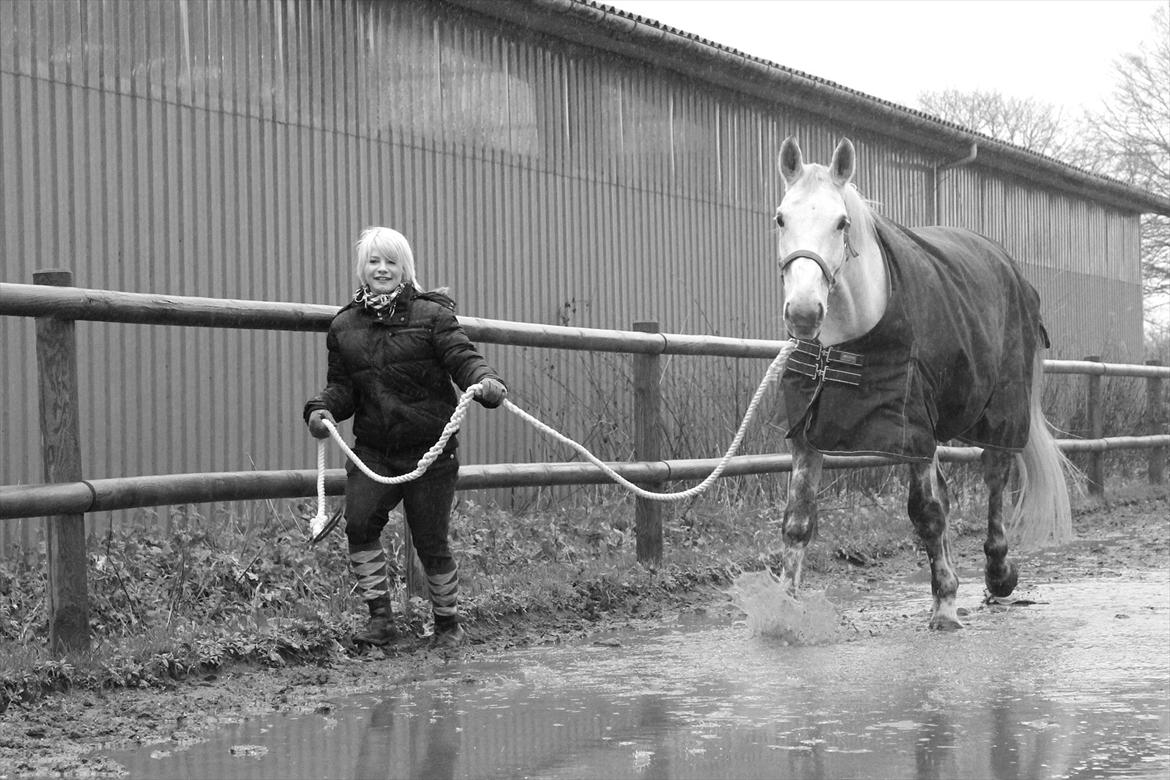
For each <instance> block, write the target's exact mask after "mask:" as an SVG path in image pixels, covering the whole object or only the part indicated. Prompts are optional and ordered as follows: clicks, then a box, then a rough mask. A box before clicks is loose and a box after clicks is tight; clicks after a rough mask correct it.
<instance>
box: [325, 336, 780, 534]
mask: <svg viewBox="0 0 1170 780" xmlns="http://www.w3.org/2000/svg"><path fill="white" fill-rule="evenodd" d="M795 347H796V342H795V341H792V340H789V341H786V342H784V346H783V347H781V348H780V353H779V354H778V355H776V357H775V359H774V360H773V361H772V363H771V365H769V366H768V370H767V371H766V372H765V373H764V378H763V379H762V380H761V381H760V385H759V387H757V388H756V392H755V394H754V395H753V396H752V400H751V402H750V403H749V404H748V407H747V410H746V411H745V412H744V417H743V421H742V422H741V423H740V425H739V430H737V431H736V432H735V436H734V437H733V438H732V440H731V444H730V445H729V446H728V448H727V451H726V452H725V453H724V454H723V457H722V458H720V460H719V463H718V464H716V466H715V469H714V470H713V471H712V472H711V473H710V474H708V475H707V477H706V478H705V479H704V480H703V481H702V482H700V483H699V484H698V485H695V486H694V487H691V488H688V489H686V490H681V491H679V492H677V493H657V492H654V491H652V490H646V489H645V488H641V487H639V486H637V485H635V484H634V483H633V482H630V481H629V480H628V479H626V478H625V477H623V476H622V475H621V474H618V473H617V472H616V471H614V470H613V468H611V467H610V466H609V465H608V464H606V463H605V462H604V461H602V460H601V459H600V458H598V457H597V456H596V455H594V454H593V453H592V452H590V451H589V450H588V449H587V448H586V447H585V445H583V444H580V443H579V442H577V441H574V440H573V439H571V438H569V437H568V436H565V435H564V434H563V433H561V432H559V431H557V430H556V429H555V428H552V427H550V426H549V425H547V424H545V423H544V422H542V421H540V420H538V419H537V418H535V417H533V416H532V415H531V414H529V413H528V412H526V411H524V410H523V409H521V408H520V407H519V406H516V404H514V403H512V402H511V401H509V400H508V399H507V398H505V399H504V403H503V404H502V407H503V408H504V409H507V410H508V411H510V412H512V414H515V415H516V416H517V417H519V418H520V419H522V420H524V421H526V422H528V423H529V424H530V425H532V426H533V427H534V428H536V429H537V430H538V431H540V432H541V433H544V434H546V435H547V436H550V437H552V438H553V439H556V440H557V441H559V442H561V443H563V444H567V445H568V446H570V447H572V448H573V449H574V450H576V451H577V452H578V453H580V454H581V455H582V456H584V457H585V459H586V460H588V461H589V462H590V463H592V464H593V465H594V466H597V467H598V468H599V469H601V470H602V471H603V472H604V473H605V475H606V476H608V477H609V478H610V479H612V480H613V481H614V482H616V483H617V484H619V485H621V486H622V487H624V488H625V489H626V490H628V491H630V492H631V493H633V494H634V495H636V496H639V497H641V498H645V499H649V500H651V501H683V500H685V499H688V498H691V497H693V496H697V495H699V494H700V493H702V492H703V491H705V490H706V489H707V488H709V487H710V486H711V485H712V484H714V482H715V480H717V479H719V477H720V475H722V474H723V472H724V470H726V468H727V464H728V463H730V462H731V459H732V457H734V456H735V453H736V452H737V451H738V450H739V447H740V445H741V444H743V439H744V436H745V435H746V434H747V430H748V425H749V424H750V423H751V421H752V418H753V417H755V414H756V410H757V408H758V407H759V405H760V402H761V401H763V398H764V393H765V392H766V391H767V389H768V387H769V386H770V385H771V384H772V383H773V382H774V381H776V379H777V378H778V377H779V376H780V374H782V373H783V372H784V367H785V365H787V363H788V356H789V355H791V354H792V350H793V349H794V348H795ZM481 387H482V385H481V384H480V383H476V384H474V385H471V386H470V387H468V388H467V389H466V390H464V391H463V395H461V396H460V397H459V402H458V403H457V404H456V405H455V411H454V412H453V413H452V415H451V419H450V421H448V423H447V425H446V426H444V428H443V433H442V434H441V435H440V436H439V440H438V441H436V442H435V444H434V446H432V447H431V448H430V449H429V450H427V451H426V453H425V454H424V455H423V456H422V458H421V459H420V460H419V462H418V465H417V466H416V467H415V468H414V470H413V471H411V472H410V473H408V474H402V475H400V476H397V477H385V476H382V475H381V474H378V473H376V472H374V471H372V470H371V469H370V467H369V466H367V465H366V464H365V463H364V462H362V459H361V458H359V457H358V456H357V455H356V454H355V453H354V451H353V450H352V449H351V448H350V447H349V445H348V444H346V443H345V440H344V439H343V438H342V437H341V433H340V432H339V431H338V430H337V427H336V426H335V425H334V424H333V423H332V422H330V421H329V420H323V421H322V422H324V424H325V427H326V428H327V429H328V430H329V436H330V438H332V439H333V441H334V442H336V443H337V446H338V447H340V448H341V451H342V452H344V453H345V455H346V457H347V458H349V459H350V460H351V461H353V463H354V465H355V466H357V467H358V468H359V469H361V471H362V473H364V474H365V475H366V476H367V477H369V478H370V479H372V480H374V481H375V482H379V483H381V484H383V485H398V484H401V483H403V482H410V481H411V480H413V479H418V478H419V477H420V476H422V474H423V473H424V472H426V470H427V469H428V468H430V466H431V464H432V463H434V462H435V460H436V459H437V458H438V457H439V455H440V454H442V452H443V449H444V448H445V447H446V446H447V441H448V440H449V439H450V438H451V437H452V436H453V435H454V434H455V433H456V432H457V431H458V430H459V426H460V424H461V423H462V422H463V418H464V417H466V416H467V408H468V406H470V404H471V402H472V400H474V399H475V394H476V392H478V391H479V389H480V388H481ZM326 444H327V442H326V440H325V439H321V440H319V441H318V442H317V515H316V517H314V518H313V519H312V520H311V521H309V532H310V539H311V541H312V543H314V544H315V543H317V542H319V541H320V540H321V539H323V538H324V537H325V536H328V535H329V533H330V532H331V531H332V530H333V529H334V528H335V527H336V526H337V525H338V524H339V521H340V516H338V515H335V516H333V517H332V518H330V517H327V516H326V514H325V447H326Z"/></svg>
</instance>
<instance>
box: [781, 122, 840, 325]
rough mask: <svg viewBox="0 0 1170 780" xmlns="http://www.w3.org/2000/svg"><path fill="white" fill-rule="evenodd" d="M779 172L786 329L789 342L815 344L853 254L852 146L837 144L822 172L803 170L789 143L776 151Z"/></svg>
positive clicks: (797, 150)
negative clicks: (791, 338) (811, 341)
mask: <svg viewBox="0 0 1170 780" xmlns="http://www.w3.org/2000/svg"><path fill="white" fill-rule="evenodd" d="M779 167H780V175H781V176H783V177H784V184H785V187H784V198H783V200H781V202H780V205H779V206H778V207H777V209H776V225H777V226H778V227H779V236H780V239H779V249H780V273H781V277H782V279H783V284H784V309H783V313H784V325H785V326H786V327H787V329H788V334H789V335H790V336H795V337H796V338H802V339H814V338H816V337H817V336H819V335H820V333H821V328H822V326H823V325H824V323H825V316H826V314H827V312H828V306H829V295H830V294H831V293H832V292H833V291H834V288H835V287H836V286H837V283H838V281H839V278H840V275H841V271H842V269H843V268H844V267H845V263H846V262H847V261H848V260H849V259H850V258H851V257H852V256H855V255H856V254H857V253H856V251H855V250H854V247H853V244H852V242H851V239H850V233H849V229H850V225H851V219H850V213H849V212H850V209H849V208H848V201H847V198H848V197H849V194H850V190H849V189H847V186H848V185H849V182H850V180H851V179H852V178H853V172H854V167H855V158H854V151H853V144H852V142H850V140H849V139H848V138H843V139H841V142H840V143H839V144H837V149H836V151H834V152H833V161H832V162H831V163H830V164H829V166H828V167H825V166H824V165H817V164H815V163H813V164H805V162H804V158H803V156H802V155H801V152H800V147H799V146H798V145H797V143H796V140H795V139H794V138H791V137H789V138H787V139H785V141H784V144H783V145H782V146H781V147H780V159H779Z"/></svg>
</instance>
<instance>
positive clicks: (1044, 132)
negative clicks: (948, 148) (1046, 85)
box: [918, 89, 1078, 160]
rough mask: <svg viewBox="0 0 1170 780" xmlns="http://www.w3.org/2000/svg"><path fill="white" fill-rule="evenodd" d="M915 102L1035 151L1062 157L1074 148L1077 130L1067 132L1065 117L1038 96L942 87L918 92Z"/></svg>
mask: <svg viewBox="0 0 1170 780" xmlns="http://www.w3.org/2000/svg"><path fill="white" fill-rule="evenodd" d="M918 104H919V106H920V107H921V108H922V110H923V111H925V112H926V113H928V114H933V115H934V116H936V117H938V118H939V119H944V120H946V121H948V122H954V123H955V124H957V125H962V126H963V127H965V128H967V129H969V130H974V131H975V132H977V133H982V134H984V135H988V136H991V137H992V138H995V139H998V140H1000V141H1005V142H1007V143H1010V144H1015V145H1016V146H1022V147H1023V148H1025V149H1028V150H1030V151H1033V152H1036V153H1037V154H1043V155H1047V156H1048V157H1053V158H1056V159H1059V160H1066V159H1067V157H1068V155H1069V154H1070V153H1073V152H1075V151H1076V150H1077V145H1076V142H1075V139H1076V138H1077V137H1078V136H1077V134H1075V133H1074V134H1070V133H1068V132H1067V125H1068V122H1069V117H1066V116H1065V115H1064V112H1063V111H1061V110H1060V109H1058V108H1057V107H1055V106H1053V105H1051V104H1048V103H1044V102H1041V101H1039V100H1034V99H1032V98H1014V97H1008V96H1006V95H1003V94H1001V93H999V92H994V91H983V90H975V91H973V92H962V91H960V90H957V89H946V90H943V91H941V92H922V93H920V94H919V95H918Z"/></svg>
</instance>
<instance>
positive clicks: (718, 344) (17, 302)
mask: <svg viewBox="0 0 1170 780" xmlns="http://www.w3.org/2000/svg"><path fill="white" fill-rule="evenodd" d="M71 283H72V274H71V273H70V272H68V271H55V270H54V271H42V272H38V273H36V274H34V284H31V285H28V284H7V283H0V315H12V316H24V317H35V318H36V320H37V325H36V341H37V347H36V348H37V367H38V377H39V393H40V414H41V432H42V442H43V458H44V468H45V484H40V485H6V486H0V520H5V519H10V518H27V517H45V518H46V538H47V541H48V545H47V547H48V567H49V570H48V597H47V598H48V607H49V626H50V646H51V647H52V648H53V650H54V651H55V652H57V651H60V650H63V649H85V648H88V646H89V631H88V613H89V609H88V592H87V586H86V565H85V563H86V560H85V531H84V514H85V513H87V512H99V511H110V510H118V509H132V508H140V507H153V506H167V505H176V504H197V503H207V502H220V501H239V500H256V499H272V498H303V497H310V496H315V495H316V493H317V488H316V472H315V471H313V470H288V471H242V472H218V473H195V474H166V475H155V476H135V477H120V478H112V479H99V480H85V479H83V475H82V473H81V447H80V437H79V427H80V421H79V419H78V417H79V412H78V395H77V393H78V390H77V367H76V366H77V357H76V345H75V337H74V322H75V321H76V320H86V321H101V322H122V323H137V324H151V325H182V326H192V327H216V328H244V329H254V330H292V331H325V330H327V329H328V327H329V322H330V320H331V319H332V317H333V315H334V314H335V313H336V311H337V308H336V307H332V306H321V305H311V304H297V303H271V302H263V301H240V300H223V299H215V298H194V297H178V296H164V295H149V294H141V293H126V292H116V291H110V290H94V289H81V288H75V287H72V286H71ZM459 321H460V323H461V324H462V325H463V327H464V329H465V330H466V331H467V334H468V336H469V337H470V338H471V339H472V340H473V341H477V342H482V343H493V344H506V345H512V346H532V347H547V348H558V349H568V350H592V351H603V352H619V353H629V354H631V355H633V360H634V417H635V420H634V425H633V428H634V431H635V461H633V462H629V463H614V464H611V466H612V468H613V469H614V471H616V472H617V473H618V474H620V475H621V476H623V477H625V478H626V479H628V480H630V481H632V482H636V483H638V484H640V485H644V486H647V487H651V488H653V487H655V486H661V485H662V484H663V483H666V482H671V481H685V480H698V479H703V478H704V477H706V476H707V475H708V474H710V473H711V471H712V470H713V469H714V468H715V466H716V464H717V463H718V462H719V461H718V459H715V458H710V459H690V460H662V459H661V458H660V455H661V443H660V441H659V439H658V436H659V430H660V426H659V424H658V420H659V408H660V402H661V401H660V397H659V390H658V388H659V380H660V366H659V356H660V355H708V356H724V357H734V358H768V359H771V358H774V357H775V355H776V354H777V352H778V351H779V349H780V346H781V344H782V342H780V341H765V340H753V339H735V338H725V337H712V336H696V335H680V334H672V333H661V332H659V330H658V326H657V323H652V322H645V323H635V324H634V329H633V330H632V331H618V330H598V329H586V328H573V327H564V326H554V325H539V324H532V323H517V322H506V321H502V320H488V319H480V318H476V317H460V318H459ZM1045 370H1046V372H1048V373H1054V374H1084V375H1087V377H1088V386H1087V404H1088V406H1087V408H1088V427H1089V431H1090V437H1089V438H1087V439H1062V440H1060V441H1059V444H1060V446H1061V448H1062V449H1063V450H1064V451H1065V452H1088V453H1089V466H1088V469H1087V476H1088V479H1089V488H1090V490H1091V491H1093V492H1095V493H1098V494H1100V493H1102V492H1103V491H1104V468H1103V463H1104V456H1105V453H1106V452H1108V451H1110V450H1122V449H1146V450H1147V451H1148V475H1149V480H1150V482H1151V483H1153V484H1162V482H1163V480H1164V472H1165V454H1166V449H1167V447H1168V446H1170V435H1167V434H1164V433H1162V429H1163V425H1164V404H1163V389H1162V380H1163V379H1164V378H1166V377H1167V376H1170V367H1163V366H1161V365H1159V364H1157V363H1156V362H1154V361H1151V362H1150V363H1148V364H1146V365H1132V364H1110V363H1102V362H1100V361H1099V360H1098V359H1096V358H1095V357H1089V358H1086V359H1085V360H1079V361H1070V360H1048V361H1045ZM1106 375H1109V376H1131V377H1145V378H1146V380H1147V394H1146V411H1147V414H1146V416H1145V423H1146V425H1145V427H1146V432H1145V434H1146V435H1138V436H1117V437H1104V436H1103V433H1104V431H1103V430H1102V420H1103V419H1104V418H1103V415H1102V397H1101V382H1100V379H1101V377H1102V376H1106ZM979 454H980V450H979V448H976V447H940V448H939V457H940V459H941V460H944V461H949V462H971V461H976V460H978V458H979ZM890 463H891V461H890V460H889V459H887V458H883V457H877V456H827V457H826V458H825V468H829V469H842V468H859V467H868V466H886V465H889V464H890ZM791 469H792V457H791V455H788V454H769V455H743V456H737V457H734V458H732V459H731V461H730V463H729V464H728V466H727V468H726V469H725V470H724V472H723V476H725V477H731V476H741V475H747V474H765V473H777V472H786V471H791ZM609 481H610V478H609V477H608V476H606V474H605V473H604V472H603V471H602V470H601V469H600V468H598V467H596V466H594V465H593V464H590V463H498V464H487V465H478V466H464V467H461V468H460V472H459V481H458V485H457V486H458V489H460V490H471V489H481V488H501V487H519V486H537V485H542V486H547V485H572V484H600V483H605V482H609ZM344 489H345V472H344V470H343V469H330V470H329V471H328V472H327V474H326V480H325V491H326V493H327V494H328V495H340V494H342V493H343V492H344ZM635 522H636V535H637V548H636V549H637V559H638V560H639V561H640V562H642V563H647V564H654V563H658V562H660V561H661V559H662V521H661V503H659V502H655V501H650V500H647V499H642V498H639V499H637V503H636V510H635Z"/></svg>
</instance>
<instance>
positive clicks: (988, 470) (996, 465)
mask: <svg viewBox="0 0 1170 780" xmlns="http://www.w3.org/2000/svg"><path fill="white" fill-rule="evenodd" d="M980 462H981V463H982V464H983V481H984V482H985V483H986V484H987V540H986V541H985V542H984V543H983V553H984V554H985V555H986V556H987V562H986V564H985V567H984V569H983V581H984V583H985V584H986V585H987V592H988V593H989V594H990V595H991V596H1000V597H1003V596H1010V595H1011V592H1012V591H1013V590H1015V588H1016V581H1017V579H1018V578H1019V571H1018V570H1017V569H1016V564H1014V563H1012V562H1011V561H1009V560H1008V559H1007V553H1008V543H1007V533H1006V532H1005V530H1004V524H1003V491H1004V488H1005V487H1006V486H1007V481H1008V474H1009V471H1010V469H1011V465H1012V456H1011V455H1010V454H1008V453H1006V452H997V451H995V450H991V449H984V450H983V455H982V456H981V457H980Z"/></svg>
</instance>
